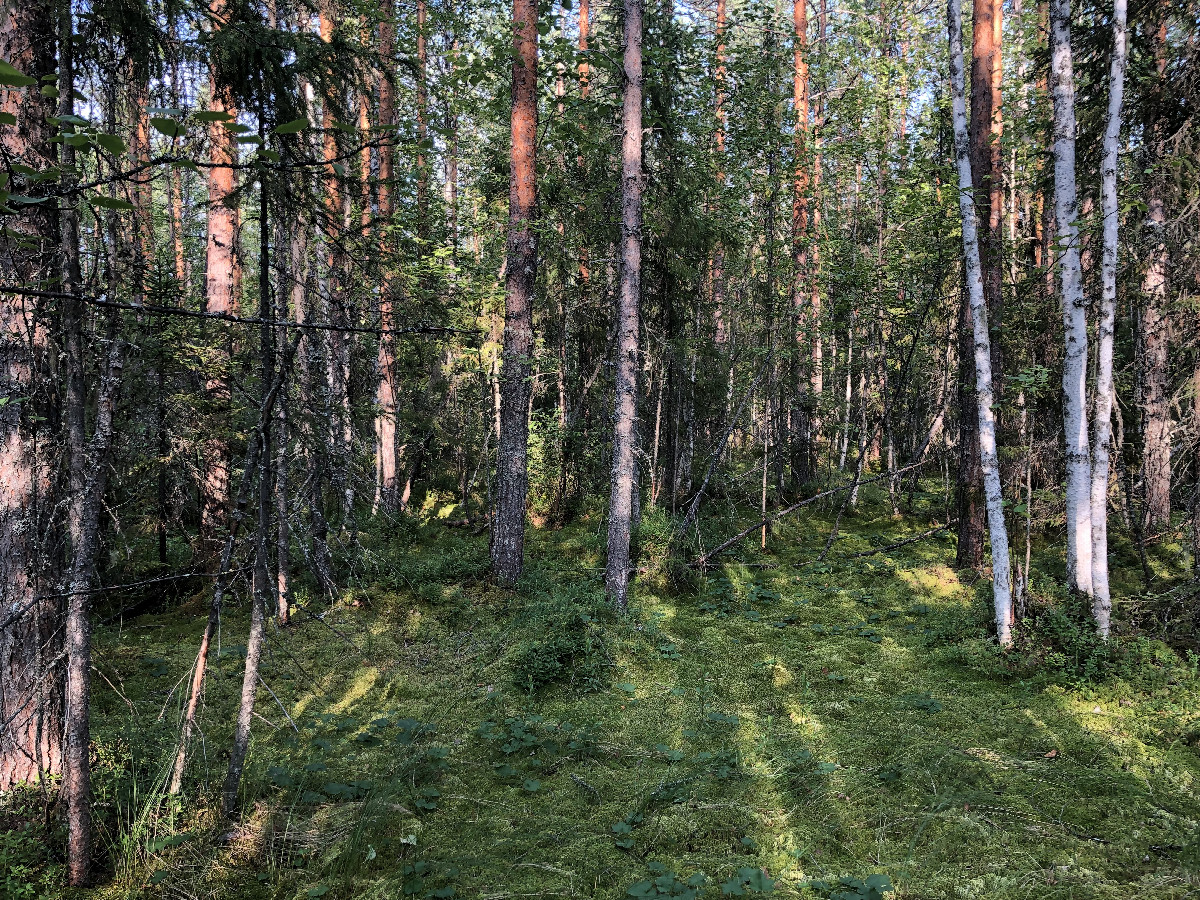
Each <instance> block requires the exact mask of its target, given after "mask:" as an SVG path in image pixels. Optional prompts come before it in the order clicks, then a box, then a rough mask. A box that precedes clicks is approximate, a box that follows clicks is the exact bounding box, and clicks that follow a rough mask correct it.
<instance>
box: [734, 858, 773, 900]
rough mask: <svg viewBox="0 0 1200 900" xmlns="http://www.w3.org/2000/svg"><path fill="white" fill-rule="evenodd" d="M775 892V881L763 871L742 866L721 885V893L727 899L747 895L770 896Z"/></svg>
mask: <svg viewBox="0 0 1200 900" xmlns="http://www.w3.org/2000/svg"><path fill="white" fill-rule="evenodd" d="M774 890H775V879H773V878H771V877H770V876H769V875H768V874H767V872H766V870H765V869H759V868H755V867H754V866H742V867H741V868H740V869H738V870H737V874H736V875H733V876H731V877H730V879H729V880H728V881H726V882H725V883H724V884H722V885H721V893H722V894H724V895H726V896H728V897H745V896H746V895H747V894H770V893H772V892H773V891H774Z"/></svg>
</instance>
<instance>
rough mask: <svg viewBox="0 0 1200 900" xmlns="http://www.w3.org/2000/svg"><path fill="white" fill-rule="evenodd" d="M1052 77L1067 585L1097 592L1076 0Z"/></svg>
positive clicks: (1058, 37)
mask: <svg viewBox="0 0 1200 900" xmlns="http://www.w3.org/2000/svg"><path fill="white" fill-rule="evenodd" d="M1050 34H1051V52H1050V63H1051V65H1050V77H1051V90H1052V93H1053V96H1054V217H1055V220H1056V226H1057V239H1058V263H1059V267H1060V275H1059V283H1060V290H1061V296H1062V312H1063V335H1064V339H1065V342H1066V353H1065V356H1064V358H1063V381H1062V386H1063V425H1064V429H1065V436H1066V462H1067V484H1066V501H1067V583H1068V584H1069V585H1070V586H1071V587H1072V588H1073V589H1074V590H1076V591H1078V592H1079V593H1081V594H1085V595H1088V596H1090V595H1091V593H1092V515H1091V480H1092V478H1091V471H1090V470H1091V455H1090V449H1089V446H1088V424H1087V400H1086V398H1087V353H1088V347H1087V340H1088V334H1087V300H1086V299H1085V298H1084V295H1083V278H1082V269H1081V265H1080V260H1079V226H1078V224H1077V220H1078V218H1079V211H1078V203H1077V199H1076V193H1075V75H1074V72H1073V70H1072V64H1071V0H1050Z"/></svg>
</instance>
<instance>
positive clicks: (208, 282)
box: [201, 0, 240, 549]
mask: <svg viewBox="0 0 1200 900" xmlns="http://www.w3.org/2000/svg"><path fill="white" fill-rule="evenodd" d="M208 13H209V20H210V22H211V23H212V27H213V28H214V29H221V28H223V27H225V26H226V24H227V19H228V16H229V6H228V3H227V2H226V0H211V2H210V4H209V7H208ZM208 86H209V109H210V110H211V111H212V112H213V113H216V114H217V117H216V120H215V121H213V122H212V123H211V124H210V125H209V128H208V143H209V153H210V157H211V164H210V165H209V167H208V168H207V169H206V170H205V178H206V180H207V182H208V209H207V238H206V241H207V243H206V253H205V275H204V311H205V312H208V313H216V314H219V315H231V314H235V313H236V312H237V302H238V298H237V292H238V280H239V278H238V275H239V273H238V260H237V239H238V231H239V229H240V222H239V219H240V216H239V213H238V206H237V204H238V194H237V178H236V171H237V170H236V165H237V162H238V154H237V142H236V140H235V136H234V132H233V131H232V130H231V129H230V128H229V125H230V124H231V123H232V121H233V119H235V118H236V116H237V109H236V107H235V105H234V102H233V96H232V92H231V90H230V87H229V85H228V84H226V83H225V82H224V80H223V77H222V74H221V72H220V71H218V70H217V69H216V68H215V67H211V66H210V70H209V79H208ZM217 327H218V332H219V336H218V339H217V344H216V347H215V348H214V352H213V354H212V357H211V360H210V362H209V366H208V374H207V381H206V382H205V392H206V394H207V399H208V403H209V407H210V408H209V412H210V425H209V435H210V436H209V438H208V441H207V442H206V445H205V449H204V459H205V466H206V468H205V471H204V481H203V490H202V498H203V503H202V508H201V537H202V539H203V540H204V542H205V544H206V545H207V546H208V547H209V548H210V549H211V548H213V547H214V546H220V543H219V542H220V535H221V534H223V533H224V530H225V525H226V522H227V516H228V512H229V467H230V462H231V453H232V449H231V445H230V434H229V432H230V429H231V427H232V423H231V422H230V403H231V402H232V386H231V381H230V379H231V377H232V372H231V371H230V368H231V366H232V364H233V329H232V328H231V327H230V326H229V325H228V323H219V324H218V326H217Z"/></svg>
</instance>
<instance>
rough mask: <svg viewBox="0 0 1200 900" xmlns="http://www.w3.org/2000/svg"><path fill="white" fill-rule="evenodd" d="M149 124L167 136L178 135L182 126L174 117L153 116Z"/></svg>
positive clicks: (181, 131) (181, 130)
mask: <svg viewBox="0 0 1200 900" xmlns="http://www.w3.org/2000/svg"><path fill="white" fill-rule="evenodd" d="M150 124H151V125H153V126H154V130H155V131H157V132H160V133H161V134H165V135H166V136H167V137H169V138H174V137H179V135H181V134H182V133H183V126H182V125H180V124H179V123H178V122H176V121H175V120H174V119H163V118H160V117H158V116H155V117H154V118H152V119H151V120H150Z"/></svg>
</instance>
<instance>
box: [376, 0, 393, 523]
mask: <svg viewBox="0 0 1200 900" xmlns="http://www.w3.org/2000/svg"><path fill="white" fill-rule="evenodd" d="M384 6H385V8H384V11H383V16H384V18H383V21H382V22H380V23H379V58H380V59H381V60H382V61H383V65H384V66H385V68H384V70H383V71H382V72H380V73H379V126H380V127H381V128H389V127H390V126H392V125H393V124H394V123H395V119H396V97H395V91H396V88H395V83H394V73H393V71H392V55H393V54H394V53H395V50H396V26H395V24H394V23H393V22H392V18H391V17H392V14H393V9H392V3H391V2H387V3H385V4H384ZM393 140H394V138H393V137H391V136H390V134H389V136H388V137H387V138H386V139H385V140H384V142H383V143H382V144H380V146H379V221H380V222H381V223H382V225H383V226H384V227H385V228H387V227H388V226H389V225H391V222H392V215H393V213H394V203H393V199H392V197H393V186H392V178H393V162H394V157H395V148H394V146H393V144H392V141H393ZM384 234H386V232H384ZM382 240H383V241H387V240H388V239H387V238H386V237H383V238H382ZM380 256H381V259H382V262H383V266H384V273H383V279H382V283H381V284H380V286H379V326H380V328H381V329H382V334H380V336H379V356H378V361H377V367H378V373H377V374H378V378H379V381H378V383H377V384H376V387H375V407H376V409H375V503H374V507H375V510H376V511H378V510H379V509H380V508H382V509H385V510H389V511H390V510H393V509H395V507H396V501H397V496H396V491H397V485H396V475H397V468H398V466H397V462H398V461H397V459H396V446H397V444H396V411H397V408H396V406H397V405H396V338H395V334H394V332H393V331H392V328H394V327H395V314H394V311H393V303H394V301H395V296H394V294H395V285H394V284H393V280H392V277H391V276H392V269H391V261H390V259H389V256H390V254H389V253H388V248H387V247H386V246H381V247H380Z"/></svg>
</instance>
